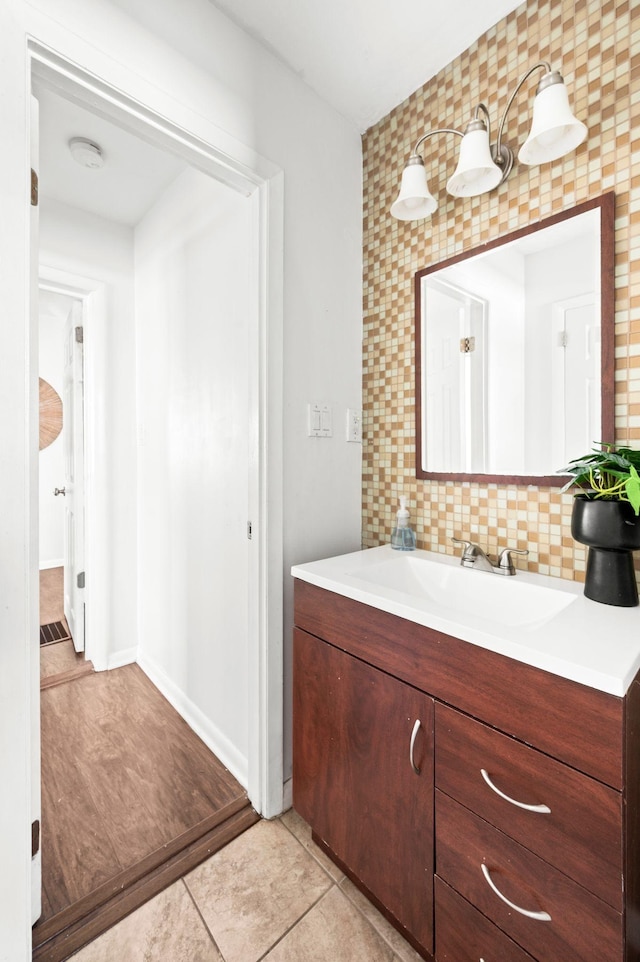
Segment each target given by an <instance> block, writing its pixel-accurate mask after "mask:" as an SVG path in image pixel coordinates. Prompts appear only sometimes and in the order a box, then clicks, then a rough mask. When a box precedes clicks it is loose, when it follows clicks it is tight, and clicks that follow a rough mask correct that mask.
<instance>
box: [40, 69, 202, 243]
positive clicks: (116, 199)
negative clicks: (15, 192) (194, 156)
mask: <svg viewBox="0 0 640 962" xmlns="http://www.w3.org/2000/svg"><path fill="white" fill-rule="evenodd" d="M36 93H37V97H38V101H39V104H40V142H39V155H40V170H39V191H40V196H41V198H42V200H43V202H45V203H46V201H47V200H48V199H53V200H56V201H59V202H60V203H62V204H68V205H69V206H71V207H77V208H79V209H80V210H84V211H88V212H89V213H92V214H96V215H97V216H98V217H102V218H104V219H105V220H110V221H115V222H117V223H119V224H126V225H127V226H129V227H135V225H136V224H137V223H138V222H139V221H140V220H141V219H142V217H143V216H144V214H145V213H146V212H147V211H148V210H149V209H150V208H151V207H152V206H153V205H154V203H155V202H156V200H157V199H158V198H159V197H160V196H161V194H162V193H163V192H164V191H165V190H166V188H167V187H168V185H169V184H170V183H171V181H173V180H174V179H175V178H176V177H177V176H178V174H179V173H180V171H182V170H183V169H184V167H185V164H184V161H182V160H179V159H178V158H177V157H175V156H173V155H172V154H170V153H168V152H167V151H164V150H160V149H158V148H157V147H154V146H152V145H151V144H149V143H146V142H145V141H143V140H141V139H140V138H139V137H136V136H135V135H134V134H131V133H129V132H128V131H127V130H124V129H123V128H122V127H119V126H117V125H116V124H114V123H112V122H111V121H109V120H106V119H104V118H102V117H98V116H97V115H96V114H94V113H92V112H91V111H90V110H87V109H85V108H84V107H81V106H79V105H78V104H76V103H72V102H71V101H69V100H66V99H65V98H63V97H61V96H59V95H58V94H56V93H53V92H52V91H51V90H49V89H47V88H45V87H39V88H38V89H37V91H36ZM72 137H84V138H85V139H87V140H90V141H91V142H92V143H94V144H97V145H98V146H99V147H101V148H102V151H103V156H104V167H102V168H101V169H100V170H90V169H87V168H86V167H81V166H79V165H78V164H77V163H76V161H75V160H74V159H73V158H72V156H71V153H70V152H69V141H70V140H71V138H72Z"/></svg>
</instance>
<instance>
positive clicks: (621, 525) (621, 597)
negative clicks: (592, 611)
mask: <svg viewBox="0 0 640 962" xmlns="http://www.w3.org/2000/svg"><path fill="white" fill-rule="evenodd" d="M571 534H572V535H573V537H574V538H575V539H576V541H579V542H580V543H581V544H586V545H587V546H588V548H589V554H588V558H587V573H586V578H585V584H584V593H585V595H586V596H587V598H591V600H592V601H599V602H601V603H602V604H604V605H618V606H619V607H623V608H633V607H634V606H635V605H637V604H638V586H637V584H636V574H635V571H634V567H633V554H632V552H633V551H636V550H637V549H639V548H640V518H637V517H636V516H635V514H634V512H633V508H632V507H631V505H630V504H629V503H628V502H626V501H589V500H588V499H587V498H585V497H581V496H578V497H577V498H576V499H575V501H574V504H573V514H572V516H571Z"/></svg>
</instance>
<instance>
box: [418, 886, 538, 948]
mask: <svg viewBox="0 0 640 962" xmlns="http://www.w3.org/2000/svg"><path fill="white" fill-rule="evenodd" d="M435 897H436V960H437V962H478V960H479V959H482V960H483V962H534V960H533V959H532V957H531V956H530V955H529V953H528V952H525V951H524V950H523V949H521V948H520V946H518V945H516V943H515V942H514V941H513V940H512V939H510V938H509V936H508V935H505V934H504V932H501V931H500V929H499V928H497V926H495V925H494V924H493V922H489V920H488V919H485V917H484V915H481V914H480V912H478V910H477V909H474V907H473V906H472V905H469V903H468V902H466V901H465V900H464V899H463V898H461V897H460V896H459V895H458V893H457V892H454V890H453V889H452V888H449V886H448V885H445V883H444V882H443V881H442V879H439V878H436V879H435Z"/></svg>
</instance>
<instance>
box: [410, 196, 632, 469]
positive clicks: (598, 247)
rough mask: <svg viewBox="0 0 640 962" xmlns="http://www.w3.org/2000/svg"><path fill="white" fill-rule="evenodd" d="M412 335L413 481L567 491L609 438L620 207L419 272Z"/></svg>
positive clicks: (559, 219) (599, 205)
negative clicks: (571, 469)
mask: <svg viewBox="0 0 640 962" xmlns="http://www.w3.org/2000/svg"><path fill="white" fill-rule="evenodd" d="M603 268H604V270H603ZM416 335H417V344H416V348H417V350H416V359H417V364H416V369H417V385H416V388H417V391H416V393H417V400H418V405H417V411H418V419H419V420H418V424H417V427H418V438H417V441H418V443H417V445H416V448H417V454H418V462H417V475H418V477H427V478H430V477H440V478H454V479H462V480H471V479H473V478H478V479H480V478H482V479H484V480H496V481H500V480H502V481H505V482H506V481H516V482H519V483H538V484H541V483H547V484H550V483H553V484H561V483H562V479H561V478H554V477H553V474H554V472H555V471H556V470H557V469H558V468H560V467H562V466H563V465H565V464H567V463H568V461H570V460H571V459H572V458H574V457H578V456H580V455H581V454H582V453H583V452H584V451H588V450H590V449H591V447H592V446H593V443H594V442H597V441H600V440H608V439H612V438H613V408H612V402H611V398H612V394H613V344H612V341H613V195H612V194H608V195H605V196H604V197H602V198H599V199H598V200H596V201H591V202H588V203H587V204H583V205H581V207H579V208H576V209H575V210H574V211H569V212H567V213H565V214H562V215H557V216H556V217H553V218H550V219H549V220H547V221H543V222H541V223H540V224H537V225H535V227H533V228H528V229H526V230H523V231H519V232H517V234H514V235H511V236H509V237H506V238H502V239H500V240H499V241H497V242H495V243H493V244H490V245H486V246H485V247H484V248H481V249H480V250H478V251H471V252H469V253H467V254H464V255H461V256H459V257H456V258H452V259H451V260H450V261H447V262H445V263H444V264H440V265H437V266H436V267H434V268H427V269H426V270H423V271H419V272H418V274H416ZM603 338H604V339H603ZM602 345H604V348H603V347H602ZM603 398H604V404H603Z"/></svg>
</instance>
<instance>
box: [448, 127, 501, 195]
mask: <svg viewBox="0 0 640 962" xmlns="http://www.w3.org/2000/svg"><path fill="white" fill-rule="evenodd" d="M501 180H502V170H501V169H500V168H499V167H498V165H497V164H496V163H494V161H493V158H492V157H491V147H490V145H489V133H488V131H487V127H486V124H485V123H484V121H482V120H472V121H471V123H470V124H469V125H468V127H467V129H466V130H465V133H464V137H463V138H462V143H461V144H460V156H459V158H458V166H457V167H456V169H455V173H454V174H453V175H452V176H451V177H450V178H449V180H448V181H447V191H448V192H449V193H450V194H452V195H453V196H454V197H477V196H478V194H486V193H487V191H490V190H493V188H494V187H497V186H498V184H499V183H500V181H501Z"/></svg>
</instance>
